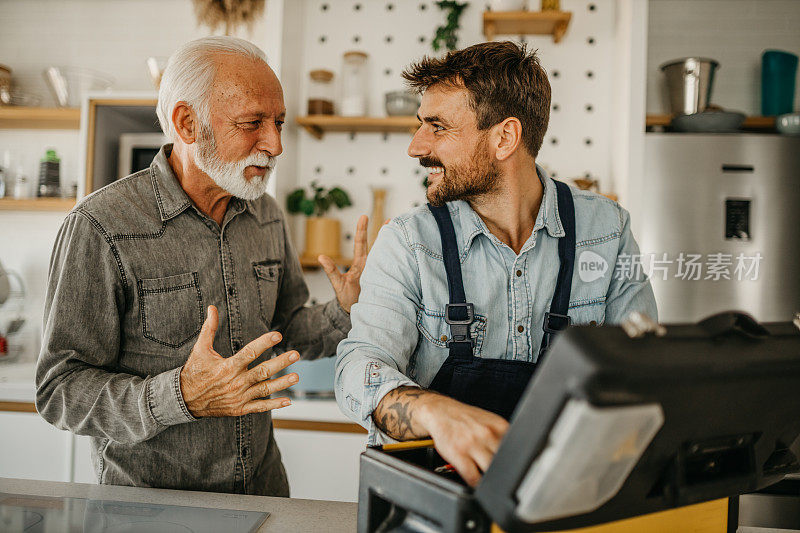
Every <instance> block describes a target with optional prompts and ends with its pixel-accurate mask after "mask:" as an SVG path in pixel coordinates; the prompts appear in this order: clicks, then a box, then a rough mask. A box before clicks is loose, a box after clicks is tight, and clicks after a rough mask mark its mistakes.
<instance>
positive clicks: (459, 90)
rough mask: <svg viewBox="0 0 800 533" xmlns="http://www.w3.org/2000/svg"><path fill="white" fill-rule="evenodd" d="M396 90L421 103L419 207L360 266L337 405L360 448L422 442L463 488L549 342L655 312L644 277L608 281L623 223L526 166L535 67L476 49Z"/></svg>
mask: <svg viewBox="0 0 800 533" xmlns="http://www.w3.org/2000/svg"><path fill="white" fill-rule="evenodd" d="M404 77H405V79H406V80H407V81H408V82H409V83H410V85H411V86H412V87H414V88H416V89H418V90H419V91H420V92H423V98H422V105H421V107H420V109H419V114H418V118H419V119H420V121H421V125H420V128H419V130H418V131H417V133H416V134H415V136H414V138H413V140H412V141H411V145H410V146H409V148H408V154H409V155H410V156H412V157H416V158H418V159H419V162H420V164H421V165H422V166H423V167H426V168H427V169H428V190H427V198H428V201H429V202H430V205H429V206H426V207H421V208H418V209H416V210H414V211H412V212H410V213H407V214H405V215H403V216H400V217H398V218H396V219H394V220H393V221H392V222H391V223H390V224H389V225H388V226H386V227H385V228H383V229H382V230H381V232H380V235H379V237H378V239H377V240H376V242H375V245H374V247H373V248H372V250H371V252H370V255H369V259H368V260H367V266H366V270H365V271H364V274H363V277H362V293H361V296H360V299H359V302H358V303H357V304H355V305H354V306H353V309H352V315H351V320H352V324H353V329H352V330H351V332H350V334H349V336H348V338H347V339H346V340H344V341H342V343H341V344H340V345H339V348H338V350H337V353H338V360H337V368H336V395H337V400H338V402H339V405H340V407H341V408H342V410H343V411H344V412H345V413H346V414H347V415H348V416H350V417H351V418H353V420H355V421H357V422H359V423H360V424H362V425H363V426H364V427H366V428H367V429H368V430H369V432H370V442H371V443H379V442H385V441H387V440H390V439H397V440H407V439H418V438H424V437H428V436H430V437H431V438H433V440H434V442H435V445H436V449H437V450H438V451H439V453H440V454H441V455H442V457H443V458H444V459H445V460H447V461H448V462H450V463H451V464H452V465H453V466H454V467H455V468H456V469H457V470H458V472H459V473H460V474H461V476H462V477H463V478H464V479H465V480H466V481H467V482H468V483H470V484H473V485H474V484H476V483H477V481H478V480H479V478H480V473H481V472H482V471H485V469H486V468H487V467H488V465H489V463H490V462H491V459H492V456H493V455H494V453H495V452H496V451H497V447H498V445H499V442H500V439H501V438H502V436H503V434H504V433H505V431H506V429H507V427H508V423H507V421H506V419H507V418H508V417H509V416H510V415H511V412H512V411H513V409H514V407H515V405H516V403H517V401H518V400H519V397H520V396H521V394H522V392H523V390H524V388H525V386H526V384H527V383H528V381H529V379H530V377H531V375H532V373H533V371H534V369H535V366H536V362H537V360H538V358H539V357H540V355H541V353H543V352H544V349H545V348H546V346H547V344H548V343H549V341H550V340H551V337H552V334H553V333H555V331H556V330H558V329H562V328H563V327H565V326H566V325H567V324H568V323H570V322H571V323H573V324H597V325H599V324H603V323H617V322H620V321H621V320H622V319H623V318H624V317H626V316H627V315H628V314H629V313H630V312H632V311H641V312H644V313H646V314H648V315H649V316H651V317H652V318H654V319H655V318H657V317H656V305H655V299H654V297H653V292H652V289H651V287H650V283H649V281H648V280H647V279H646V277H644V276H641V275H637V274H638V273H637V272H632V273H631V274H632V275H631V276H621V275H616V274H615V272H614V270H615V269H614V266H615V265H616V263H617V257H618V256H620V255H621V254H637V253H638V248H637V245H636V242H635V241H634V239H633V235H632V234H631V230H630V225H629V219H628V213H627V212H626V211H625V210H624V209H622V208H621V207H620V206H619V205H618V204H616V203H615V202H613V201H611V200H609V199H607V198H605V197H603V196H600V195H597V194H594V193H590V192H586V191H579V190H577V189H574V188H570V187H567V186H566V185H565V184H563V183H560V182H556V181H553V180H552V179H551V178H550V177H548V176H547V175H546V174H545V173H544V171H543V170H542V169H541V168H540V167H538V166H537V165H536V157H537V154H538V152H539V148H540V147H541V145H542V138H543V137H544V134H545V131H546V130H547V122H548V117H549V109H550V85H549V83H548V81H547V76H546V74H545V72H544V70H543V69H542V68H541V66H540V65H539V63H538V61H537V59H536V57H535V55H534V54H529V53H527V52H526V50H525V48H524V47H520V46H518V45H516V44H514V43H511V42H490V43H482V44H478V45H475V46H472V47H469V48H466V49H464V50H460V51H456V52H450V53H448V54H447V55H446V56H445V57H444V58H441V59H433V58H425V59H423V60H422V61H420V62H419V63H417V64H415V65H413V66H412V67H411V68H409V69H408V70H407V71H406V72H404ZM588 265H592V266H591V267H588ZM584 266H585V267H587V268H586V269H585V270H581V267H584ZM567 317H568V318H567Z"/></svg>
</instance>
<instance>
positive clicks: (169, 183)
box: [150, 144, 192, 222]
mask: <svg viewBox="0 0 800 533" xmlns="http://www.w3.org/2000/svg"><path fill="white" fill-rule="evenodd" d="M171 153H172V144H165V145H164V146H162V147H161V150H159V151H158V154H157V155H156V157H155V159H153V162H152V163H151V164H150V177H151V179H152V181H153V192H154V193H155V195H156V202H157V203H158V211H159V212H160V213H161V220H162V221H164V222H166V221H167V220H170V219H172V218H175V217H176V216H178V215H179V214H180V213H182V212H183V211H184V210H185V209H186V208H187V207H189V206H191V205H192V202H191V200H189V196H188V195H187V194H186V191H184V190H183V188H182V187H181V184H180V183H178V178H176V177H175V172H174V171H173V170H172V166H170V164H169V160H168V159H167V158H168V157H169V155H170V154H171Z"/></svg>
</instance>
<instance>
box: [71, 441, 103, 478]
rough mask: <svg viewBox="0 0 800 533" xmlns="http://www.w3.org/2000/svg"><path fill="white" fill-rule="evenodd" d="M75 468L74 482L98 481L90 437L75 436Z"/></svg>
mask: <svg viewBox="0 0 800 533" xmlns="http://www.w3.org/2000/svg"><path fill="white" fill-rule="evenodd" d="M74 465H75V467H74V468H75V470H74V473H73V478H72V481H73V482H74V483H97V474H95V472H94V466H93V465H92V449H91V447H90V440H89V437H86V436H84V435H76V436H75V457H74Z"/></svg>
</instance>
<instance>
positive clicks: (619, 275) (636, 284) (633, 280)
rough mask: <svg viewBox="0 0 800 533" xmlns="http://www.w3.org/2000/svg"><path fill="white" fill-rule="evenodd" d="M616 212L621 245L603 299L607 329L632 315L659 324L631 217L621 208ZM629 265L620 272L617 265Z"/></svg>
mask: <svg viewBox="0 0 800 533" xmlns="http://www.w3.org/2000/svg"><path fill="white" fill-rule="evenodd" d="M617 208H618V209H619V219H620V227H621V230H620V241H619V251H618V252H617V258H618V261H617V268H615V269H614V273H613V275H612V277H611V284H610V285H609V289H608V294H607V296H606V320H605V323H606V324H609V325H616V324H619V323H621V322H622V321H623V320H625V318H626V317H627V316H628V315H630V314H631V313H632V312H634V311H639V312H641V313H644V314H646V315H648V316H649V317H650V318H652V319H653V320H656V321H658V308H657V307H656V298H655V296H654V294H653V287H652V286H651V285H650V279H649V278H648V276H647V275H646V273H645V272H644V269H643V268H641V267H640V266H639V259H640V253H639V245H638V244H636V239H634V238H633V232H632V231H631V223H630V214H629V213H628V211H626V210H625V209H623V208H622V207H619V206H617ZM622 264H625V265H629V266H628V267H626V268H619V266H620V265H622Z"/></svg>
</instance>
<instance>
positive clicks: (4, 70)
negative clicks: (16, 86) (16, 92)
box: [0, 65, 11, 105]
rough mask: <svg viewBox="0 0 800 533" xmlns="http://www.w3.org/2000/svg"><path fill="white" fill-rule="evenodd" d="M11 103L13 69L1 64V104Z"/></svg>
mask: <svg viewBox="0 0 800 533" xmlns="http://www.w3.org/2000/svg"><path fill="white" fill-rule="evenodd" d="M10 104H11V69H10V68H9V67H7V66H5V65H0V105H10Z"/></svg>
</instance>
